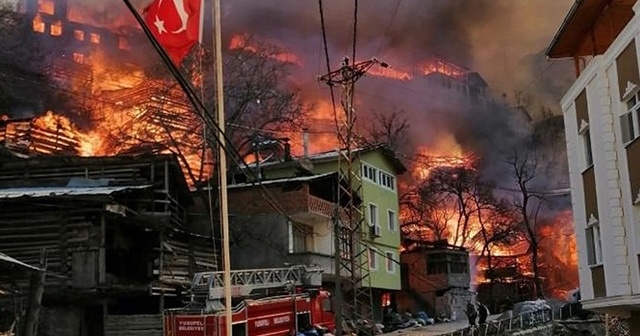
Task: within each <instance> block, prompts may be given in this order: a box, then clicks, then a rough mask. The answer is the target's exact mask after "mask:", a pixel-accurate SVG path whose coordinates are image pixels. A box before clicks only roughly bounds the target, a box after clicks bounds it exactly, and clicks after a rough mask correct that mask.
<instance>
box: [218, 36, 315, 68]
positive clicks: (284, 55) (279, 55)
mask: <svg viewBox="0 0 640 336" xmlns="http://www.w3.org/2000/svg"><path fill="white" fill-rule="evenodd" d="M253 42H254V41H253V40H251V39H249V38H248V37H247V36H246V35H234V36H233V37H231V41H230V42H229V50H238V49H239V50H245V51H250V52H253V53H260V52H262V50H261V48H260V47H259V46H258V45H256V44H253ZM268 43H269V45H273V46H278V45H279V44H278V43H273V42H272V41H268ZM278 49H279V48H278ZM268 56H269V57H270V58H273V59H274V60H276V61H279V62H282V63H291V64H295V65H298V66H302V62H301V60H300V58H299V57H298V55H296V54H293V53H290V52H284V51H282V50H276V51H275V52H272V53H269V54H268Z"/></svg>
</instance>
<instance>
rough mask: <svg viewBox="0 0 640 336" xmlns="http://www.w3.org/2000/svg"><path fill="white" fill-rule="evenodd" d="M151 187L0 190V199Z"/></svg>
mask: <svg viewBox="0 0 640 336" xmlns="http://www.w3.org/2000/svg"><path fill="white" fill-rule="evenodd" d="M149 187H151V185H139V186H114V187H31V188H6V189H0V199H9V198H19V197H36V198H37V197H60V196H83V195H111V194H112V193H115V192H119V191H125V190H130V189H145V188H149Z"/></svg>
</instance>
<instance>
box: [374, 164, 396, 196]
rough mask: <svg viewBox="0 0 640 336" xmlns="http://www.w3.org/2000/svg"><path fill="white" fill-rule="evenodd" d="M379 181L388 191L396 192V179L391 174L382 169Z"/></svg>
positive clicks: (379, 172)
mask: <svg viewBox="0 0 640 336" xmlns="http://www.w3.org/2000/svg"><path fill="white" fill-rule="evenodd" d="M378 180H379V181H380V182H379V183H378V184H379V185H380V186H382V187H384V188H386V189H389V190H391V191H394V192H395V191H396V189H397V188H396V178H395V176H393V174H389V173H387V172H386V171H384V170H382V169H378Z"/></svg>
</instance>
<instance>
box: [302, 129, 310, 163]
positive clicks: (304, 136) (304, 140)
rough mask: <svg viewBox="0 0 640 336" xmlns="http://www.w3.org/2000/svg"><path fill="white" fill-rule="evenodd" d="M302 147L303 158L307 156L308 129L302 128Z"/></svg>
mask: <svg viewBox="0 0 640 336" xmlns="http://www.w3.org/2000/svg"><path fill="white" fill-rule="evenodd" d="M302 148H303V150H304V158H308V157H309V129H308V128H306V127H305V128H303V129H302Z"/></svg>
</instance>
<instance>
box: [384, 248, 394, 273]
mask: <svg viewBox="0 0 640 336" xmlns="http://www.w3.org/2000/svg"><path fill="white" fill-rule="evenodd" d="M386 255H387V272H389V273H395V272H396V260H395V259H396V257H395V254H394V253H393V252H387V253H386Z"/></svg>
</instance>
